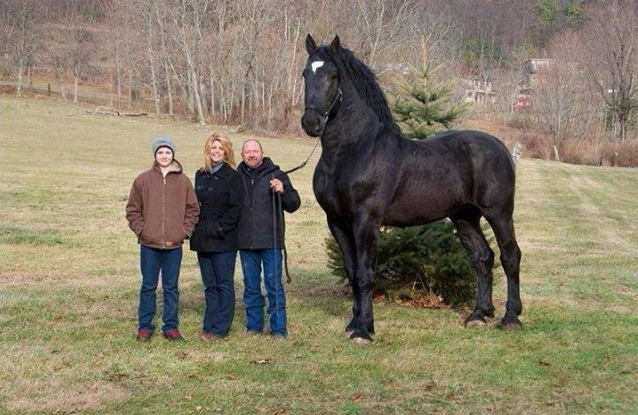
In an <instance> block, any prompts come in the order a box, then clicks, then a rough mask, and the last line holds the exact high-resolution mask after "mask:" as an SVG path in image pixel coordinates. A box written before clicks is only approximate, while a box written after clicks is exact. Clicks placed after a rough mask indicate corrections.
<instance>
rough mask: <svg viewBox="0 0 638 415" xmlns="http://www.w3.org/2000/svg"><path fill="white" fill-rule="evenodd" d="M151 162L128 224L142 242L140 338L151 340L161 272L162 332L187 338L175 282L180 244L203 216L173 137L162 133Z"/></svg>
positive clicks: (137, 184)
mask: <svg viewBox="0 0 638 415" xmlns="http://www.w3.org/2000/svg"><path fill="white" fill-rule="evenodd" d="M151 148H152V151H153V166H152V167H151V169H150V170H148V171H146V172H144V173H142V174H140V175H139V176H138V177H137V178H136V179H135V181H134V182H133V186H132V188H131V193H130V196H129V199H128V203H127V205H126V219H127V220H128V223H129V227H130V228H131V230H132V231H133V232H135V235H137V237H138V242H139V244H140V266H141V269H142V286H141V289H140V304H139V309H138V316H139V325H138V331H137V338H138V340H140V341H147V340H150V338H151V336H152V335H153V331H154V330H155V326H153V324H152V322H153V318H154V317H155V310H156V297H155V290H156V289H157V283H158V280H159V274H160V271H161V273H162V287H163V291H164V316H163V322H164V326H163V327H162V332H163V334H164V337H165V338H166V339H168V340H184V339H183V337H182V336H181V334H180V332H179V328H178V326H179V321H178V305H179V290H178V288H177V282H178V279H179V269H180V266H181V262H182V243H183V242H184V239H186V238H189V237H190V235H191V233H192V232H193V228H194V226H195V221H196V220H197V217H198V215H199V205H198V203H197V196H196V195H195V192H194V190H193V185H192V184H191V181H190V180H189V179H188V177H186V175H185V174H184V173H183V172H182V166H181V165H180V164H179V162H178V161H177V160H175V158H174V154H175V142H174V141H173V139H171V138H170V137H167V136H161V137H158V138H157V139H156V140H155V141H153V144H152V145H151Z"/></svg>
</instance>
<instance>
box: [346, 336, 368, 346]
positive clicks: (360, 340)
mask: <svg viewBox="0 0 638 415" xmlns="http://www.w3.org/2000/svg"><path fill="white" fill-rule="evenodd" d="M350 340H351V341H352V343H354V344H364V345H365V344H372V339H370V340H368V339H364V338H361V337H351V338H350Z"/></svg>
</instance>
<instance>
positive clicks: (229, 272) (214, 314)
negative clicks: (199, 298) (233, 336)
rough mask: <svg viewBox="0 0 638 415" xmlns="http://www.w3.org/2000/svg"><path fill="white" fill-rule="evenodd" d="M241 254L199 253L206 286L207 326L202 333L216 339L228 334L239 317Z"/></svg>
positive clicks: (205, 324) (198, 257)
mask: <svg viewBox="0 0 638 415" xmlns="http://www.w3.org/2000/svg"><path fill="white" fill-rule="evenodd" d="M236 258H237V251H231V252H198V253H197V260H198V261H199V269H200V271H201V272H202V282H203V283H204V298H205V300H206V310H205V311H204V325H203V328H202V331H203V332H205V333H211V334H214V335H216V336H221V337H223V336H225V335H226V334H228V330H229V329H230V325H231V324H232V322H233V315H234V314H235V286H234V281H233V277H234V275H235V261H236Z"/></svg>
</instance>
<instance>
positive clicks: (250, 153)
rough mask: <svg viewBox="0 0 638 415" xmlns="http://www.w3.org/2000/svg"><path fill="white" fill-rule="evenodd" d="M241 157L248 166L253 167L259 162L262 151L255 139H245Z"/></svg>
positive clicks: (261, 158) (262, 156)
mask: <svg viewBox="0 0 638 415" xmlns="http://www.w3.org/2000/svg"><path fill="white" fill-rule="evenodd" d="M241 158H242V159H243V160H244V163H246V165H247V166H248V167H250V168H255V167H257V166H259V165H260V164H261V161H262V160H263V158H264V152H263V151H262V149H261V147H259V143H257V142H256V141H247V142H246V143H244V146H243V147H242V149H241Z"/></svg>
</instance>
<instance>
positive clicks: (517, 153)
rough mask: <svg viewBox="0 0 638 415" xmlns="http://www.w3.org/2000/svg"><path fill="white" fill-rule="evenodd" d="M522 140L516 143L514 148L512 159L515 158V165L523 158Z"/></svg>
mask: <svg viewBox="0 0 638 415" xmlns="http://www.w3.org/2000/svg"><path fill="white" fill-rule="evenodd" d="M521 147H522V145H521V142H520V141H517V142H515V143H514V147H513V148H512V160H514V167H515V168H516V165H517V164H518V160H519V159H520V158H521Z"/></svg>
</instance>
